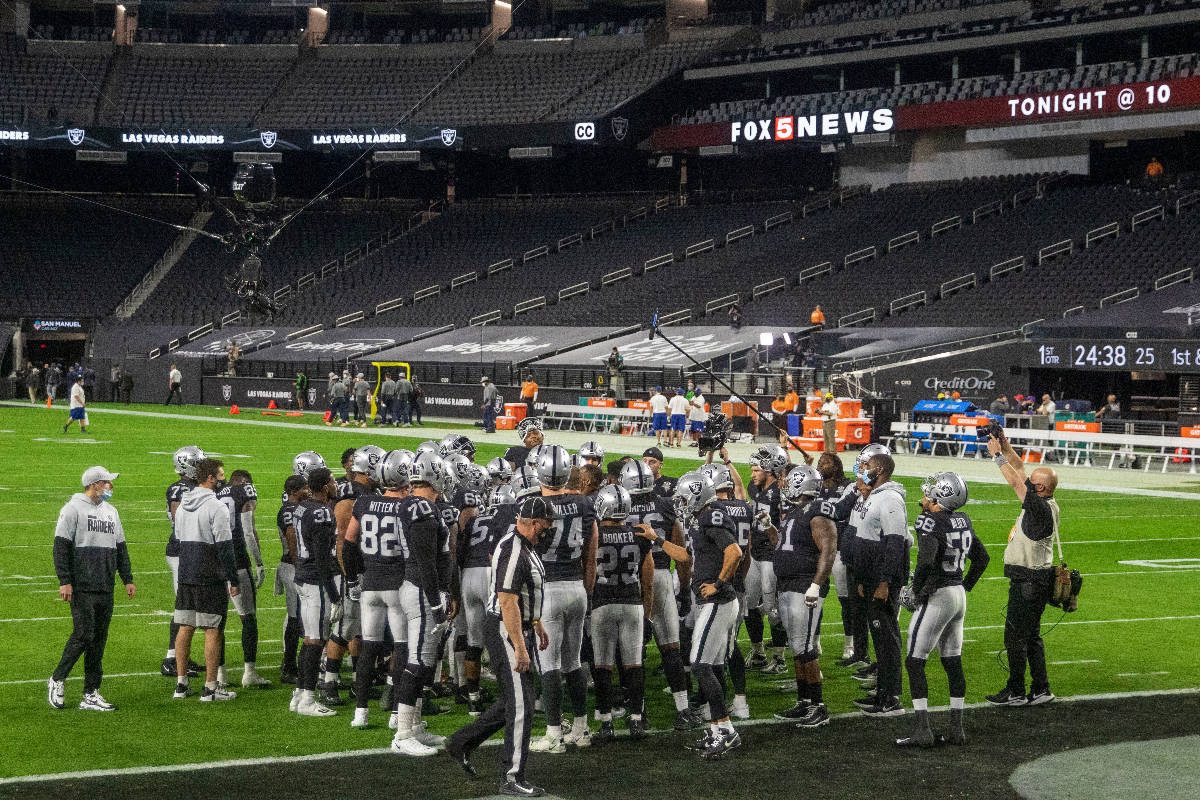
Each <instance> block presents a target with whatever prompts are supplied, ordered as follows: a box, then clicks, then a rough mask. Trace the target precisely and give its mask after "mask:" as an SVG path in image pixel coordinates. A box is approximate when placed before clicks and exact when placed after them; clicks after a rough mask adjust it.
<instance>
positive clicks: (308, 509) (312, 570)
mask: <svg viewBox="0 0 1200 800" xmlns="http://www.w3.org/2000/svg"><path fill="white" fill-rule="evenodd" d="M296 510H297V513H296V514H294V515H293V516H292V526H293V527H294V528H295V529H296V583H307V584H311V585H314V586H322V585H324V586H329V585H330V584H331V583H332V582H333V580H332V579H333V575H334V566H333V562H334V555H333V548H334V544H335V542H336V541H337V526H336V525H335V524H334V521H333V509H331V508H330V507H329V506H327V505H325V504H324V503H321V502H318V501H316V500H305V501H304V502H303V503H301V504H300V505H299V506H297V509H296Z"/></svg>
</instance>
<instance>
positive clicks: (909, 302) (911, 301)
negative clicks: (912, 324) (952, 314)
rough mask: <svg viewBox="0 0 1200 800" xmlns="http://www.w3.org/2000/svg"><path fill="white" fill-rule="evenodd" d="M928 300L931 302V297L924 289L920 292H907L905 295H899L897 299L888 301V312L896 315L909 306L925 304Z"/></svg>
mask: <svg viewBox="0 0 1200 800" xmlns="http://www.w3.org/2000/svg"><path fill="white" fill-rule="evenodd" d="M927 302H929V298H928V296H927V295H926V294H925V290H924V289H922V290H921V291H919V292H913V293H912V294H906V295H904V296H903V297H897V298H896V299H895V300H893V301H891V302H890V303H888V314H891V315H895V314H898V313H899V312H901V311H904V310H905V309H907V308H912V307H914V306H923V305H925V304H926V303H927Z"/></svg>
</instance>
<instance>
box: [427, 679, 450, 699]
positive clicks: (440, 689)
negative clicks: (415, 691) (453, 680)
mask: <svg viewBox="0 0 1200 800" xmlns="http://www.w3.org/2000/svg"><path fill="white" fill-rule="evenodd" d="M429 691H431V692H433V696H434V697H454V687H453V686H451V685H450V684H449V683H447V682H446V681H439V682H438V683H435V684H433V685H432V686H430V687H429Z"/></svg>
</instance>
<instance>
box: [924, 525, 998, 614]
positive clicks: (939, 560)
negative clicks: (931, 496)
mask: <svg viewBox="0 0 1200 800" xmlns="http://www.w3.org/2000/svg"><path fill="white" fill-rule="evenodd" d="M913 527H914V528H916V530H917V571H916V572H915V573H914V574H913V592H914V593H916V594H917V596H925V595H930V594H933V593H934V592H935V591H937V590H938V589H941V588H942V587H943V586H959V585H962V586H963V587H964V588H965V589H967V591H970V590H971V589H972V588H974V586H975V583H976V582H977V581H978V580H979V577H980V576H981V575H982V574H983V571H984V569H986V568H987V565H988V560H989V556H988V552H987V548H985V547H984V546H983V543H982V542H980V541H979V537H978V536H976V535H975V529H974V527H973V526H972V524H971V518H970V517H969V516H967V515H966V514H965V513H964V512H962V511H937V512H929V511H925V512H923V513H922V514H921V515H920V516H918V517H917V520H916V522H915V523H914V524H913ZM967 559H970V560H971V569H970V570H969V571H968V572H967V575H966V577H965V578H964V577H963V567H964V566H966V562H967Z"/></svg>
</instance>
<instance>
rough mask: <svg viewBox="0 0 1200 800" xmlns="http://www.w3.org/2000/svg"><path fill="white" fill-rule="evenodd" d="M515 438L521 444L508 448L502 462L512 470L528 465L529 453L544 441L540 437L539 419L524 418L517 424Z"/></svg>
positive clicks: (540, 422) (540, 426)
mask: <svg viewBox="0 0 1200 800" xmlns="http://www.w3.org/2000/svg"><path fill="white" fill-rule="evenodd" d="M517 438H519V439H520V440H521V444H520V445H519V446H516V447H510V448H508V451H507V452H506V453H505V454H504V460H505V461H508V462H509V463H510V464H512V468H513V469H517V468H518V467H521V466H524V465H526V464H528V458H529V451H530V450H532V449H533V448H535V447H537V446H538V445H540V444H542V443H543V442H544V441H545V440H544V439H543V437H542V421H541V419H539V418H538V417H526V418H525V419H523V420H521V421H520V422H518V423H517ZM530 466H533V465H530Z"/></svg>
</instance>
